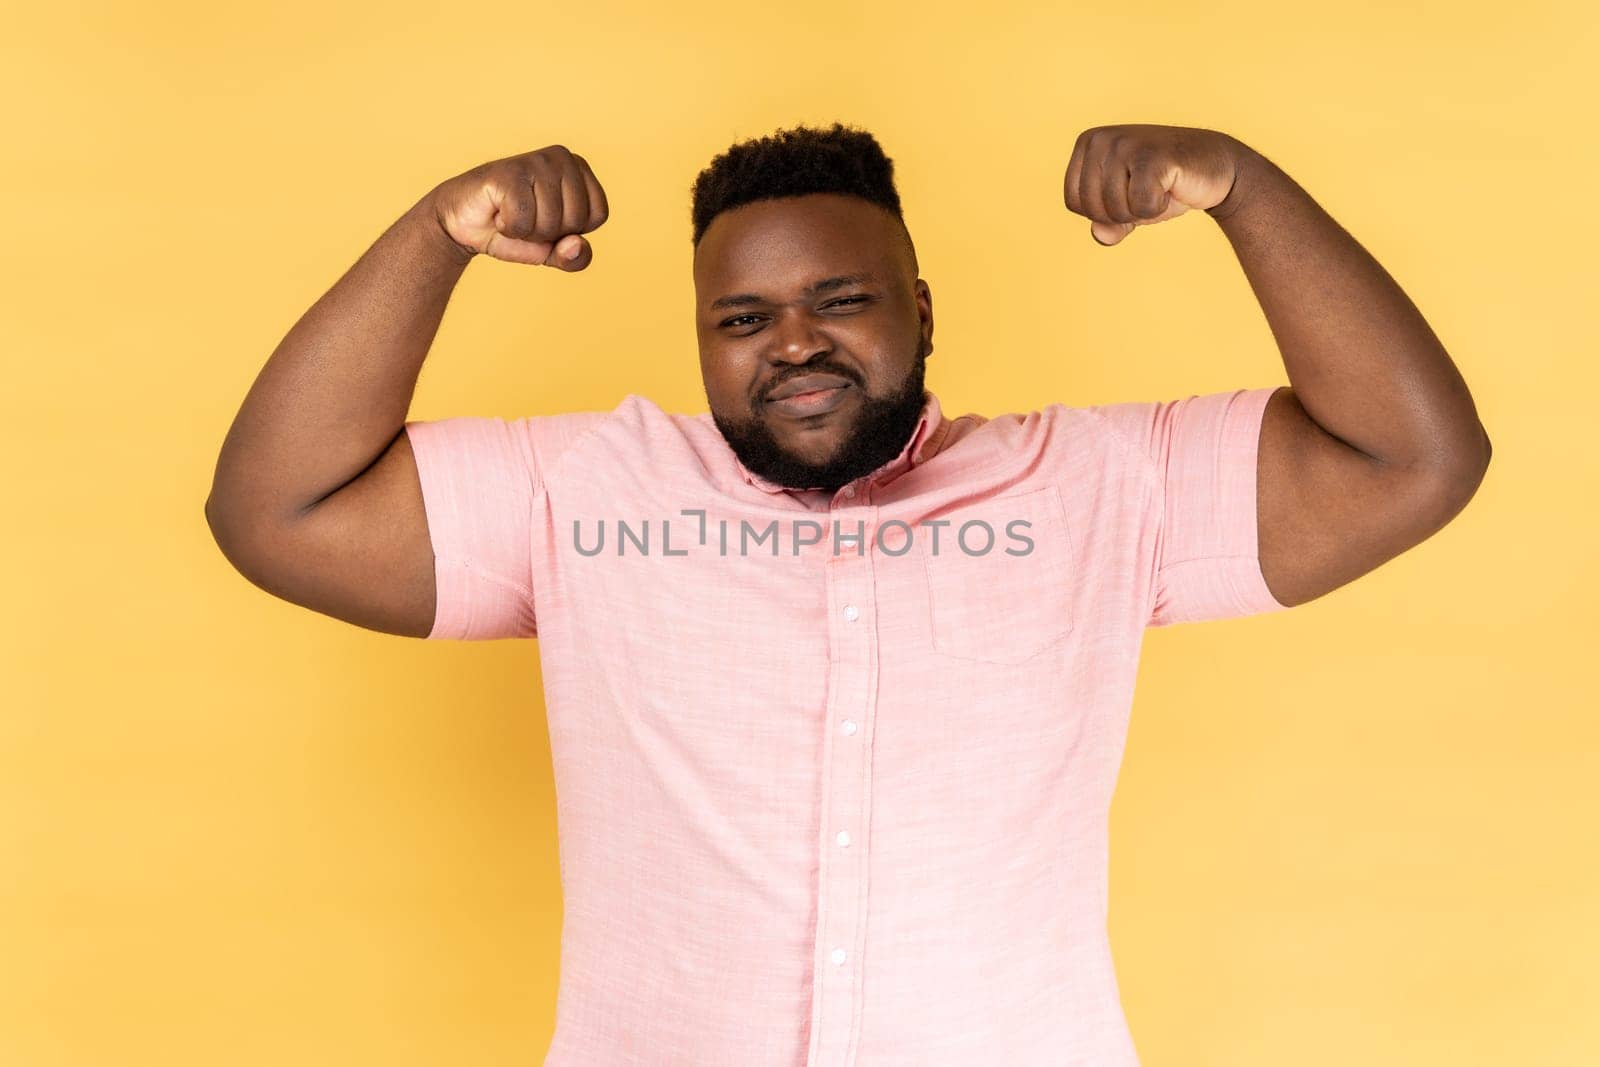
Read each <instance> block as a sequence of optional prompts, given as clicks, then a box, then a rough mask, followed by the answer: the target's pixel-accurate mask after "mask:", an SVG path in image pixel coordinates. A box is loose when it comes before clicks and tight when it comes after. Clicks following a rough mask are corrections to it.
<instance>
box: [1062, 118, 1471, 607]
mask: <svg viewBox="0 0 1600 1067" xmlns="http://www.w3.org/2000/svg"><path fill="white" fill-rule="evenodd" d="M1065 196H1066V201H1067V207H1068V208H1069V209H1070V210H1072V211H1074V212H1077V213H1078V214H1081V215H1085V216H1087V217H1088V218H1090V219H1091V220H1093V224H1092V225H1091V227H1090V230H1091V233H1092V235H1093V236H1094V238H1095V240H1097V241H1099V242H1100V243H1101V244H1106V245H1113V244H1116V243H1117V242H1119V241H1120V240H1122V239H1123V238H1124V237H1126V236H1127V234H1129V233H1131V232H1132V231H1133V229H1134V228H1135V226H1137V225H1141V224H1146V223H1155V222H1162V221H1165V220H1166V219H1170V218H1173V217H1175V216H1177V215H1180V214H1182V213H1183V212H1184V211H1186V210H1189V209H1191V208H1193V209H1200V210H1205V211H1207V212H1208V213H1209V214H1210V215H1211V217H1212V218H1214V219H1216V220H1217V222H1218V224H1219V225H1220V226H1221V227H1222V231H1223V233H1224V234H1226V235H1227V238H1228V240H1229V242H1230V243H1231V244H1232V245H1233V249H1234V251H1235V253H1236V254H1237V255H1238V258H1239V263H1240V266H1241V267H1242V268H1243V269H1244V273H1245V276H1246V278H1247V279H1248V280H1249V282H1250V286H1251V288H1252V290H1253V291H1254V292H1255V295H1256V299H1257V300H1258V301H1259V302H1260V304H1261V308H1262V311H1263V312H1264V313H1265V314H1266V318H1267V324H1268V325H1269V326H1270V328H1271V330H1272V335H1273V337H1274V338H1275V339H1276V340H1277V343H1278V348H1279V352H1280V354H1281V355H1282V357H1283V362H1284V367H1285V368H1286V370H1287V372H1288V376H1289V382H1290V385H1289V386H1288V387H1285V388H1281V389H1279V390H1278V391H1277V392H1276V393H1275V394H1274V395H1273V396H1272V397H1271V398H1270V399H1269V401H1268V403H1267V406H1266V410H1265V413H1264V416H1263V420H1262V426H1261V440H1260V448H1259V452H1258V468H1257V509H1258V531H1259V545H1260V562H1261V573H1262V577H1263V578H1264V579H1265V580H1266V583H1267V586H1268V588H1269V589H1270V590H1271V591H1272V595H1273V596H1274V597H1276V598H1277V599H1278V600H1279V601H1280V602H1281V603H1283V604H1288V605H1294V604H1300V603H1303V602H1305V601H1307V600H1311V599H1313V598H1315V597H1318V596H1321V595H1322V594H1324V593H1326V592H1328V591H1330V590H1332V589H1336V588H1338V587H1339V586H1341V585H1344V584H1345V583H1347V582H1349V581H1351V580H1353V579H1354V578H1356V577H1359V576H1360V575H1362V574H1365V573H1367V572H1368V571H1370V570H1372V569H1374V568H1375V567H1377V566H1378V565H1379V564H1381V563H1383V562H1384V561H1385V560H1388V559H1391V558H1393V557H1394V556H1397V555H1399V554H1400V553H1401V552H1404V551H1405V550H1406V549H1408V548H1410V547H1411V546H1413V545H1415V544H1418V543H1419V542H1421V541H1423V540H1424V539H1426V538H1427V537H1429V536H1431V535H1432V534H1433V533H1435V532H1436V531H1438V530H1439V529H1440V528H1441V527H1443V526H1444V525H1445V524H1446V523H1448V522H1449V521H1450V519H1451V518H1453V517H1454V516H1455V515H1456V514H1457V513H1458V512H1460V510H1461V509H1462V508H1463V507H1465V506H1466V503H1467V501H1468V500H1470V499H1471V498H1472V495H1473V493H1474V492H1476V490H1477V487H1478V485H1479V483H1480V482H1481V481H1482V479H1483V475H1484V472H1485V470H1486V469H1487V468H1488V464H1489V454H1490V446H1489V437H1488V434H1487V433H1486V432H1485V430H1484V428H1483V425H1482V423H1481V422H1480V421H1479V419H1478V414H1477V410H1476V408H1475V406H1474V405H1473V402H1472V396H1471V394H1470V393H1469V392H1468V391H1467V386H1466V383H1465V382H1464V381H1463V380H1462V378H1461V375H1460V373H1459V372H1458V371H1457V370H1456V367H1455V364H1454V363H1453V362H1452V361H1451V359H1450V356H1449V354H1448V353H1447V352H1446V351H1445V349H1444V347H1443V346H1442V345H1441V344H1440V343H1439V339H1438V338H1437V337H1436V336H1434V333H1433V331H1432V330H1431V329H1430V328H1429V326H1428V324H1427V322H1426V321H1424V319H1423V317H1422V315H1421V314H1420V313H1419V312H1418V311H1417V308H1416V306H1415V305H1413V304H1412V302H1411V300H1410V299H1409V298H1408V297H1407V296H1406V294H1405V292H1404V291H1403V290H1401V288H1400V286H1399V285H1398V284H1397V283H1396V282H1395V280H1394V279H1393V278H1391V277H1390V276H1389V274H1388V272H1386V271H1385V270H1384V269H1383V267H1382V266H1381V265H1380V264H1379V263H1378V262H1377V261H1376V260H1375V259H1373V257H1372V256H1371V255H1369V254H1368V253H1367V251H1366V250H1365V249H1364V248H1362V247H1361V245H1360V244H1358V243H1357V242H1356V240H1355V238H1353V237H1351V236H1350V234H1349V233H1347V232H1346V231H1345V230H1344V229H1343V228H1342V227H1341V226H1340V225H1339V224H1338V223H1337V222H1335V221H1334V220H1333V219H1332V218H1331V217H1329V215H1328V214H1327V212H1325V211H1323V210H1322V208H1321V207H1320V206H1318V205H1317V203H1316V201H1314V200H1313V199H1312V198H1311V197H1310V195H1308V194H1307V193H1306V191H1305V190H1304V189H1302V188H1301V187H1300V186H1299V185H1298V184H1296V183H1295V182H1294V180H1293V179H1291V178H1290V177H1289V176H1288V175H1287V174H1285V173H1284V172H1283V171H1282V170H1280V169H1279V168H1278V167H1277V166H1276V165H1274V164H1273V163H1272V162H1271V161H1270V160H1268V159H1267V158H1266V157H1265V156H1263V155H1261V154H1260V153H1259V152H1256V151H1254V150H1253V149H1251V148H1249V147H1248V146H1246V145H1244V144H1243V143H1241V142H1240V141H1238V140H1237V139H1235V138H1233V137H1230V136H1228V135H1227V134H1223V133H1219V132H1217V131H1214V130H1204V129H1192V128H1188V127H1177V126H1150V125H1127V126H1101V127H1095V128H1093V129H1090V130H1086V131H1084V133H1083V134H1082V135H1080V136H1079V138H1078V144H1077V145H1076V147H1075V148H1074V151H1073V155H1072V159H1071V162H1070V163H1069V164H1068V168H1067V176H1066V182H1065Z"/></svg>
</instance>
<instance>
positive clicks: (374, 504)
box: [245, 430, 437, 637]
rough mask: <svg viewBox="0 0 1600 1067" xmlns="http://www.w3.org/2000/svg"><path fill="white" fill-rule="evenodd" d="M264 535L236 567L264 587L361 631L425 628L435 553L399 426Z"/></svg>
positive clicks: (433, 592) (432, 602) (421, 631)
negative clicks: (338, 480)
mask: <svg viewBox="0 0 1600 1067" xmlns="http://www.w3.org/2000/svg"><path fill="white" fill-rule="evenodd" d="M265 536H267V537H268V538H270V541H271V543H270V545H267V546H263V548H262V550H261V551H260V552H259V553H258V556H259V559H260V561H261V562H258V563H257V564H256V565H255V566H254V567H252V568H250V569H249V570H247V571H246V572H245V573H246V576H247V577H249V578H250V580H251V581H252V582H254V583H255V584H256V585H258V586H261V587H262V588H263V589H266V590H267V591H268V592H270V593H273V594H274V595H276V596H279V597H282V598H283V599H285V600H288V601H290V602H291V603H294V604H299V605H300V606H302V607H306V608H310V609H311V610H313V611H316V612H319V613H321V614H324V615H329V616H332V617H333V618H336V619H340V620H342V621H345V622H349V623H353V624H355V625H357V626H362V627H365V628H366V629H369V630H378V631H382V632H384V633H392V634H401V635H404V636H408V637H426V636H427V635H428V633H429V632H430V631H431V630H432V628H433V623H434V613H435V607H436V597H437V588H436V583H435V569H434V554H433V547H432V542H431V540H430V538H429V534H428V520H427V515H426V512H425V510H424V506H423V498H422V488H421V484H420V482H419V479H418V474H417V464H416V457H415V456H414V454H413V452H412V448H411V442H410V440H409V439H408V437H407V435H406V433H405V432H404V430H402V431H401V432H400V433H399V434H397V435H396V436H395V439H394V440H393V441H391V442H390V443H389V446H388V447H387V448H386V449H385V450H384V451H383V452H382V453H381V454H380V455H379V456H378V458H377V459H376V460H374V461H373V463H372V464H371V465H370V466H369V467H368V468H367V469H366V470H365V471H363V472H362V473H361V474H360V475H358V476H357V477H356V478H354V479H352V480H351V481H350V482H348V483H346V484H345V485H343V486H341V487H340V488H339V489H338V490H336V491H334V492H333V493H330V494H329V495H328V496H326V497H324V498H323V499H322V500H321V501H319V502H318V503H317V504H316V505H315V506H314V507H312V508H311V509H310V510H308V511H307V512H306V513H305V514H304V515H302V516H301V517H299V518H298V519H296V520H294V521H293V522H290V523H286V524H284V525H282V526H279V527H276V528H274V529H273V530H272V531H271V533H270V534H267V535H265Z"/></svg>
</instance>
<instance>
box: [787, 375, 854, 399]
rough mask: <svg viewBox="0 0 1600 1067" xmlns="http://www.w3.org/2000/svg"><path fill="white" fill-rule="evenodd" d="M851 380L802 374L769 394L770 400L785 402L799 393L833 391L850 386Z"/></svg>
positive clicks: (835, 376)
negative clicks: (784, 400)
mask: <svg viewBox="0 0 1600 1067" xmlns="http://www.w3.org/2000/svg"><path fill="white" fill-rule="evenodd" d="M849 384H850V379H848V378H844V377H841V376H840V375H837V374H802V375H800V376H799V377H798V378H789V379H787V380H786V381H784V382H783V383H782V384H780V385H779V386H778V387H777V388H775V389H773V390H772V392H770V393H768V394H767V399H768V400H783V399H785V398H787V397H791V396H795V395H797V394H799V393H815V392H821V391H822V390H824V389H833V388H837V387H839V386H843V385H849Z"/></svg>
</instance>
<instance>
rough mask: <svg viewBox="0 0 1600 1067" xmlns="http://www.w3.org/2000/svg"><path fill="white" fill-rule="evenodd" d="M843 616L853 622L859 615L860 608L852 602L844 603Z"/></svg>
mask: <svg viewBox="0 0 1600 1067" xmlns="http://www.w3.org/2000/svg"><path fill="white" fill-rule="evenodd" d="M844 617H845V618H846V619H849V620H850V621H851V622H855V621H856V620H857V619H859V618H860V617H861V609H860V608H858V607H856V606H855V605H854V604H846V605H845V606H844Z"/></svg>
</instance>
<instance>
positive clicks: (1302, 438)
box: [1256, 386, 1458, 606]
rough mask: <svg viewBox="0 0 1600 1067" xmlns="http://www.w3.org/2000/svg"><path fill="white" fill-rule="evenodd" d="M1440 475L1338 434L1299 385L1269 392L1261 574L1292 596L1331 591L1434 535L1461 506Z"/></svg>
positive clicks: (1262, 464)
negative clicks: (1399, 463) (1318, 418)
mask: <svg viewBox="0 0 1600 1067" xmlns="http://www.w3.org/2000/svg"><path fill="white" fill-rule="evenodd" d="M1439 484H1440V482H1439V479H1438V478H1435V477H1431V476H1429V475H1428V473H1427V472H1425V471H1418V470H1415V469H1407V468H1398V467H1393V466H1390V465H1388V464H1385V463H1383V462H1381V461H1379V460H1376V459H1374V458H1372V457H1371V456H1369V455H1367V454H1366V453H1364V452H1362V451H1360V450H1359V449H1356V448H1353V447H1351V446H1350V445H1348V444H1346V443H1344V442H1343V441H1341V440H1339V439H1338V438H1337V437H1334V436H1333V435H1332V434H1330V433H1328V432H1327V431H1326V430H1324V429H1323V428H1322V427H1321V426H1319V425H1318V424H1317V423H1316V422H1315V421H1314V420H1312V418H1311V416H1310V415H1309V414H1307V412H1306V410H1305V408H1304V407H1303V406H1302V405H1301V403H1300V400H1299V398H1298V397H1296V396H1295V395H1294V390H1293V389H1292V388H1291V387H1289V386H1284V387H1281V388H1279V389H1278V390H1277V391H1276V392H1274V393H1273V395H1272V396H1271V397H1270V398H1269V399H1268V401H1267V406H1266V410H1265V412H1264V414H1263V417H1262V423H1261V443H1260V449H1259V452H1258V466H1257V494H1256V497H1257V522H1258V527H1257V529H1258V540H1259V542H1260V556H1261V574H1262V577H1263V578H1264V579H1265V581H1266V583H1267V587H1268V588H1269V589H1271V591H1272V595H1273V596H1274V597H1275V598H1276V599H1278V600H1279V601H1281V602H1282V603H1283V604H1285V605H1290V606H1293V605H1296V604H1302V603H1305V602H1306V601H1308V600H1312V599H1315V598H1316V597H1319V596H1322V595H1323V594H1324V593H1328V592H1331V591H1332V590H1334V589H1337V588H1339V587H1340V586H1342V585H1345V584H1347V583H1349V582H1351V581H1353V580H1354V579H1356V578H1359V577H1360V576H1361V575H1363V574H1366V573H1368V572H1369V571H1371V570H1373V569H1375V568H1376V567H1378V566H1379V565H1380V564H1382V563H1384V562H1385V561H1387V560H1390V559H1393V558H1394V557H1395V556H1398V555H1400V554H1401V553H1402V552H1404V551H1405V550H1406V549H1408V548H1411V547H1412V546H1414V545H1416V544H1418V543H1420V542H1421V541H1423V540H1425V539H1426V538H1427V537H1428V536H1429V535H1431V534H1432V533H1434V532H1435V531H1437V530H1438V529H1439V528H1441V527H1442V526H1444V524H1445V523H1446V522H1448V521H1449V519H1450V517H1451V515H1452V514H1454V511H1455V510H1458V508H1456V509H1453V508H1452V507H1451V505H1450V503H1449V497H1448V495H1446V494H1444V493H1442V492H1441V491H1440V489H1439Z"/></svg>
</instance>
